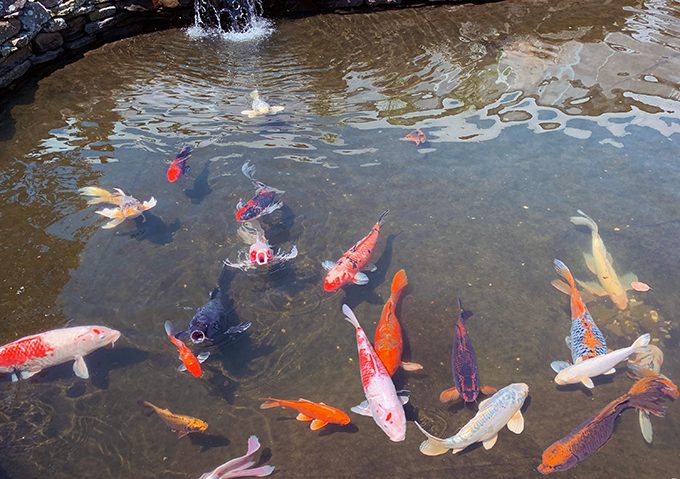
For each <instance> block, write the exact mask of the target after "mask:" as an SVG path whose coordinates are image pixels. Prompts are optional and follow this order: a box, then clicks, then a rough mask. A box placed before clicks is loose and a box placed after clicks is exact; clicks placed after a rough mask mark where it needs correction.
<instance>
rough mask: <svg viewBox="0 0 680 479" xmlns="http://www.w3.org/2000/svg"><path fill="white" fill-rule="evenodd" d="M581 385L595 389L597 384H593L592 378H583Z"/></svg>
mask: <svg viewBox="0 0 680 479" xmlns="http://www.w3.org/2000/svg"><path fill="white" fill-rule="evenodd" d="M581 383H582V384H583V385H584V386H585V387H587V388H588V389H593V388H594V387H595V384H593V380H592V379H590V378H581Z"/></svg>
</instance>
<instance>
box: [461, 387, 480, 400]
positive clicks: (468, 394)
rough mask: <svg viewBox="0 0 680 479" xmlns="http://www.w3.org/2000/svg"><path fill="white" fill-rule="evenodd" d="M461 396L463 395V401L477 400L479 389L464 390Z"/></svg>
mask: <svg viewBox="0 0 680 479" xmlns="http://www.w3.org/2000/svg"><path fill="white" fill-rule="evenodd" d="M461 396H463V401H465V402H475V401H476V400H477V396H479V390H477V389H475V390H474V391H462V392H461Z"/></svg>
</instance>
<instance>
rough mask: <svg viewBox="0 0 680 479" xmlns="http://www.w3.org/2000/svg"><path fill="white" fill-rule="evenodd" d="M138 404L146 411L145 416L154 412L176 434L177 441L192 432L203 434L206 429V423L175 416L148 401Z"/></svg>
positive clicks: (189, 417)
mask: <svg viewBox="0 0 680 479" xmlns="http://www.w3.org/2000/svg"><path fill="white" fill-rule="evenodd" d="M138 404H139V405H140V406H142V407H143V408H144V409H145V410H146V411H145V414H146V415H147V416H150V415H151V414H153V413H154V412H155V413H156V414H158V417H160V418H161V419H162V420H163V422H164V423H165V424H167V425H168V427H170V429H171V430H172V431H173V432H176V433H177V434H178V436H179V439H181V438H183V437H184V436H186V435H187V434H190V433H192V432H203V431H205V430H206V429H208V423H207V422H205V421H203V420H201V419H198V418H195V417H191V416H182V415H181V414H175V413H174V412H172V411H170V410H169V409H163V408H160V407H158V406H155V405H154V404H151V403H150V402H149V401H139V402H138Z"/></svg>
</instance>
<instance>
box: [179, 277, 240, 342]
mask: <svg viewBox="0 0 680 479" xmlns="http://www.w3.org/2000/svg"><path fill="white" fill-rule="evenodd" d="M221 295H222V292H221V290H220V288H219V287H217V288H215V289H213V290H212V291H211V292H210V296H209V298H208V302H207V303H205V304H204V305H203V306H201V307H199V308H198V309H196V313H194V316H193V317H192V318H191V321H189V326H188V327H187V329H186V330H185V331H181V332H179V333H176V334H175V337H180V336H183V335H188V336H189V339H191V342H192V343H194V344H201V343H203V342H206V341H207V342H215V341H217V340H219V339H221V338H223V337H225V336H235V335H238V334H241V333H243V332H245V331H246V330H247V329H248V328H250V326H252V324H253V323H251V322H250V321H244V322H242V323H239V324H237V325H235V326H231V327H226V325H225V322H226V311H225V308H224V304H223V302H222V296H221Z"/></svg>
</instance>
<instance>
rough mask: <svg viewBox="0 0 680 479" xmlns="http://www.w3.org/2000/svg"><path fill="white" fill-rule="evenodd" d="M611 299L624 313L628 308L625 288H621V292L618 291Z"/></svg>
mask: <svg viewBox="0 0 680 479" xmlns="http://www.w3.org/2000/svg"><path fill="white" fill-rule="evenodd" d="M610 297H611V300H612V302H613V303H614V305H615V306H616V307H617V308H618V309H619V311H624V310H625V309H626V308H627V307H628V295H627V294H626V292H625V291H624V290H623V288H621V291H617V292H616V293H614V294H612V295H611V296H610Z"/></svg>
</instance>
